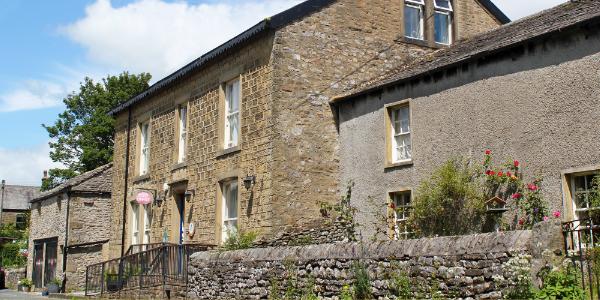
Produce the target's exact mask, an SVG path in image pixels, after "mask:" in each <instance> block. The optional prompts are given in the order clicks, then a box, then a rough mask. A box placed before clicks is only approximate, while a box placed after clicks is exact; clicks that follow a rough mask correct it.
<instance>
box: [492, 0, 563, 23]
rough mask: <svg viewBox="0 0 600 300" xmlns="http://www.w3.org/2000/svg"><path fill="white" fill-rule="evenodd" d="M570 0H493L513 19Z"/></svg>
mask: <svg viewBox="0 0 600 300" xmlns="http://www.w3.org/2000/svg"><path fill="white" fill-rule="evenodd" d="M567 1H568V0H493V2H494V3H495V4H496V6H498V8H500V10H502V11H503V12H504V13H505V14H506V15H507V16H508V17H509V18H510V19H511V20H517V19H520V18H522V17H525V16H528V15H531V14H534V13H537V12H539V11H541V10H544V9H548V8H551V7H554V6H556V5H559V4H561V3H564V2H567Z"/></svg>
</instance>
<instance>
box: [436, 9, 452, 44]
mask: <svg viewBox="0 0 600 300" xmlns="http://www.w3.org/2000/svg"><path fill="white" fill-rule="evenodd" d="M434 7H435V11H434V16H433V23H434V38H435V42H436V43H438V44H444V45H450V44H451V43H452V3H451V2H450V1H449V0H434Z"/></svg>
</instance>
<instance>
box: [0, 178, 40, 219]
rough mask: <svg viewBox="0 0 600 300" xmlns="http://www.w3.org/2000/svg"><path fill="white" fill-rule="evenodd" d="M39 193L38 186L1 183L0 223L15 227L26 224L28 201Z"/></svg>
mask: <svg viewBox="0 0 600 300" xmlns="http://www.w3.org/2000/svg"><path fill="white" fill-rule="evenodd" d="M39 193H40V187H39V186H23V185H7V184H5V185H3V186H0V203H1V204H0V206H2V212H1V215H0V223H1V224H13V225H15V228H17V229H25V227H26V226H27V213H28V212H29V201H30V200H31V199H33V198H35V197H36V196H37V195H38V194H39Z"/></svg>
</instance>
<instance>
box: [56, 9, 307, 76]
mask: <svg viewBox="0 0 600 300" xmlns="http://www.w3.org/2000/svg"><path fill="white" fill-rule="evenodd" d="M299 2H301V1H299V0H278V1H274V0H272V1H265V0H262V1H260V0H252V1H239V2H226V3H209V4H206V3H205V4H197V5H192V4H188V3H185V2H175V3H172V2H171V3H167V2H164V1H160V0H140V1H137V2H134V3H131V4H128V5H126V6H123V7H114V6H113V5H112V4H111V3H110V1H109V0H97V1H96V2H95V3H93V4H92V5H90V6H88V7H87V8H86V14H85V17H83V18H82V19H79V20H77V21H76V22H74V23H72V24H69V25H67V26H65V27H64V28H62V32H64V33H65V34H66V35H67V36H68V37H69V38H70V39H72V40H73V41H75V42H76V43H78V44H80V45H82V46H83V47H84V48H85V49H86V50H87V54H88V56H89V58H90V59H91V60H92V61H94V62H96V63H99V64H102V65H104V66H110V67H114V68H119V69H122V70H129V71H131V72H150V73H151V74H152V75H153V76H154V80H158V79H160V78H162V77H164V76H165V75H168V73H170V72H173V71H175V70H176V69H178V68H180V67H182V66H183V65H185V64H186V63H188V62H190V61H191V60H193V59H195V58H197V57H199V56H200V55H202V54H204V53H205V52H207V51H208V50H210V49H212V48H214V47H216V46H218V45H219V44H221V43H223V42H225V41H227V40H229V39H230V38H232V37H234V36H235V35H237V34H239V33H240V32H242V31H243V30H245V29H247V28H249V27H250V26H252V25H254V24H256V23H258V22H259V21H260V20H262V19H263V18H265V17H269V16H271V15H273V14H275V13H277V12H280V11H283V10H285V9H286V8H289V7H291V6H293V5H294V4H297V3H299Z"/></svg>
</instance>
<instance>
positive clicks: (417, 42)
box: [400, 36, 449, 49]
mask: <svg viewBox="0 0 600 300" xmlns="http://www.w3.org/2000/svg"><path fill="white" fill-rule="evenodd" d="M400 41H401V42H404V43H408V44H413V45H418V46H422V47H427V48H433V49H442V48H448V47H449V45H444V44H438V43H435V42H431V43H430V42H428V41H427V40H419V39H414V38H409V37H405V36H403V37H402V38H400Z"/></svg>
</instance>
